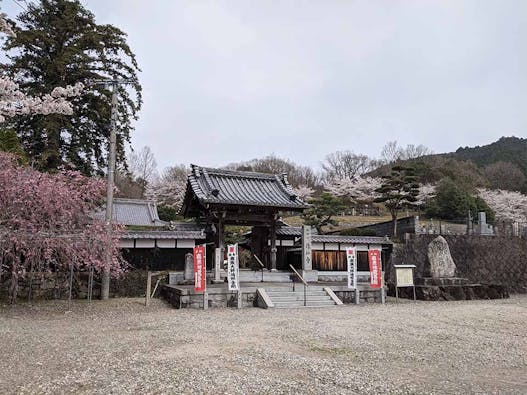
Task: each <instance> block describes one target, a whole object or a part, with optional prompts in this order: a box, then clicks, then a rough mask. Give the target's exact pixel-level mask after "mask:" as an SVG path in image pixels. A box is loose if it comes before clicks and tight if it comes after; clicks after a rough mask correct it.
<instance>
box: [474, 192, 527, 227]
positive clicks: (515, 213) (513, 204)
mask: <svg viewBox="0 0 527 395" xmlns="http://www.w3.org/2000/svg"><path fill="white" fill-rule="evenodd" d="M478 195H479V197H480V198H482V199H483V200H485V202H487V204H488V205H489V206H490V208H491V209H492V210H494V212H495V214H496V219H497V220H498V221H502V222H508V223H514V222H518V223H527V195H524V194H523V193H520V192H513V191H506V190H501V189H479V190H478Z"/></svg>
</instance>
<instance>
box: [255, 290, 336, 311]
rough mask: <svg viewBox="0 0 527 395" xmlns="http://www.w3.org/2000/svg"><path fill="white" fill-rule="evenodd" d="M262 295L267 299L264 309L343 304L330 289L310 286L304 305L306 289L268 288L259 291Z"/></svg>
mask: <svg viewBox="0 0 527 395" xmlns="http://www.w3.org/2000/svg"><path fill="white" fill-rule="evenodd" d="M259 293H260V295H262V294H265V296H266V297H262V299H267V301H266V303H263V305H262V307H264V308H270V307H275V308H294V307H331V306H337V305H340V304H342V302H341V301H340V299H339V298H338V297H337V296H335V294H334V293H333V292H332V291H331V290H330V289H329V288H323V287H316V286H309V287H307V288H306V293H305V299H306V303H305V305H304V287H303V285H297V286H296V287H295V290H294V291H293V289H292V288H266V289H259Z"/></svg>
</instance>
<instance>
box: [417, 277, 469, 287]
mask: <svg viewBox="0 0 527 395" xmlns="http://www.w3.org/2000/svg"><path fill="white" fill-rule="evenodd" d="M469 283H470V281H469V280H468V278H463V277H420V278H419V277H418V278H416V279H415V285H436V286H440V287H448V286H451V285H467V284H469Z"/></svg>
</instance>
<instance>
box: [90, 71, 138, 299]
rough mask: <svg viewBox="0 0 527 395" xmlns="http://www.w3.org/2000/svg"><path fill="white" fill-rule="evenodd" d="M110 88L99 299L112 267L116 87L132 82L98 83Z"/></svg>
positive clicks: (107, 285) (107, 288)
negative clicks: (104, 228) (110, 104)
mask: <svg viewBox="0 0 527 395" xmlns="http://www.w3.org/2000/svg"><path fill="white" fill-rule="evenodd" d="M99 82H102V83H104V84H109V85H111V86H112V111H111V116H110V118H111V125H110V147H109V150H108V182H107V186H106V215H105V223H106V231H107V241H108V245H107V247H106V254H105V264H104V268H103V272H102V277H101V299H102V300H107V299H108V298H109V297H110V268H111V266H112V250H111V243H112V232H113V225H112V221H113V190H114V186H115V162H116V151H117V87H118V85H125V84H133V83H135V81H133V80H124V79H117V78H113V79H111V80H103V81H99Z"/></svg>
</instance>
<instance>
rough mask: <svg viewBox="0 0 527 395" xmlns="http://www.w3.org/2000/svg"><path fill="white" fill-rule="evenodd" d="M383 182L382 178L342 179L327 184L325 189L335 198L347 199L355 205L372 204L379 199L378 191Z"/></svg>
mask: <svg viewBox="0 0 527 395" xmlns="http://www.w3.org/2000/svg"><path fill="white" fill-rule="evenodd" d="M382 182H383V181H382V179H381V178H375V177H360V176H359V177H355V178H352V179H349V178H341V179H336V180H333V181H331V182H330V183H328V184H326V185H325V189H326V190H327V191H328V192H329V193H331V194H332V195H334V196H338V197H343V198H347V199H349V200H351V201H352V202H354V203H357V202H371V201H373V200H374V199H376V198H377V197H379V194H378V193H377V192H376V190H377V189H379V188H380V187H381V185H382Z"/></svg>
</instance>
